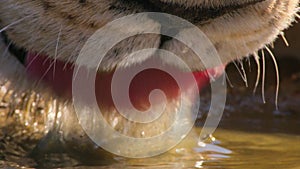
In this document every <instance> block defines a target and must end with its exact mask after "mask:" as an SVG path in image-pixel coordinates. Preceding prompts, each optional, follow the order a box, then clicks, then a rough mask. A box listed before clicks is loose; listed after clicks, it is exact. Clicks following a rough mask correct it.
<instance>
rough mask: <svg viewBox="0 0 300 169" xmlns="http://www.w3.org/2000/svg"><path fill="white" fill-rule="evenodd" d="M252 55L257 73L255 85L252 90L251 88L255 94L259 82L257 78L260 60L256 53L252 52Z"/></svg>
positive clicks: (258, 77) (258, 76)
mask: <svg viewBox="0 0 300 169" xmlns="http://www.w3.org/2000/svg"><path fill="white" fill-rule="evenodd" d="M253 56H254V60H255V62H256V65H257V75H256V81H255V87H254V90H253V94H255V92H256V90H257V87H258V84H259V79H260V73H261V72H260V69H261V68H260V62H259V56H258V54H257V53H254V54H253Z"/></svg>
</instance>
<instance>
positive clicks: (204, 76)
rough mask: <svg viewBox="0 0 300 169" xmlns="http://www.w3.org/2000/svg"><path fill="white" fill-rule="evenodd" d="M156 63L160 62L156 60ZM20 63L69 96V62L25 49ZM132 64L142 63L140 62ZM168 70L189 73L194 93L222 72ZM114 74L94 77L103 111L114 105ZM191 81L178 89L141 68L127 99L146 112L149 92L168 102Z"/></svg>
mask: <svg viewBox="0 0 300 169" xmlns="http://www.w3.org/2000/svg"><path fill="white" fill-rule="evenodd" d="M146 62H147V61H146ZM54 64H55V66H54ZM157 64H160V63H159V62H158V63H157ZM24 65H25V67H26V70H27V73H28V75H29V76H30V77H32V78H34V79H38V80H40V81H42V82H44V83H46V84H47V85H49V86H50V87H52V88H53V90H54V91H55V92H56V94H58V95H60V96H63V97H66V98H71V97H72V79H73V73H74V65H73V64H72V63H65V62H63V61H60V60H56V61H54V60H53V59H51V58H48V57H47V56H45V55H37V54H35V53H30V52H28V53H27V55H26V58H25V63H24ZM136 66H142V64H139V65H136ZM164 66H165V65H164ZM126 69H127V70H126V71H129V72H130V70H131V69H135V66H131V67H128V68H126ZM172 69H173V72H175V73H176V74H177V75H178V76H180V77H185V76H187V75H188V74H191V73H192V75H193V76H194V79H195V81H196V82H197V87H198V89H199V91H198V92H200V90H201V89H203V88H204V87H206V86H207V85H208V84H209V83H210V78H211V77H213V78H217V77H219V76H221V75H222V73H223V72H224V69H225V66H224V65H220V66H219V67H216V68H211V69H207V70H205V71H195V72H183V71H182V70H180V69H176V68H174V67H172ZM114 73H115V71H114V70H113V71H109V72H98V73H97V75H96V78H95V86H96V87H95V94H96V98H97V101H98V105H99V107H101V108H103V109H105V110H111V109H114V108H115V105H114V102H113V98H112V94H111V86H112V79H113V76H114ZM121 83H122V82H121ZM192 83H193V82H185V85H184V87H183V88H180V87H179V86H178V84H177V82H176V80H175V79H174V78H173V77H172V76H171V75H170V74H168V73H167V72H164V71H162V70H158V69H145V70H143V71H141V72H139V73H137V74H136V75H135V77H134V78H133V79H132V81H131V82H130V87H129V98H130V101H131V103H132V105H133V106H134V107H135V108H136V109H138V110H140V111H146V110H147V109H149V108H150V106H151V104H150V102H149V95H150V93H151V91H153V90H155V89H160V90H161V91H163V92H164V94H165V96H166V99H167V100H168V101H172V100H174V99H175V100H176V99H177V98H178V97H179V96H180V93H181V92H185V91H187V90H189V88H191V86H192ZM120 85H122V84H120ZM195 94H198V93H195ZM157 104H160V103H157Z"/></svg>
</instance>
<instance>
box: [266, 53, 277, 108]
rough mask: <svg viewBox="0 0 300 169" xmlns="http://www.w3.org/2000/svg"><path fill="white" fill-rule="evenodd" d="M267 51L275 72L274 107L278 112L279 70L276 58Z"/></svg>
mask: <svg viewBox="0 0 300 169" xmlns="http://www.w3.org/2000/svg"><path fill="white" fill-rule="evenodd" d="M266 49H267V51H268V52H269V54H270V55H271V58H272V60H273V63H274V66H275V71H276V96H275V105H276V109H277V110H278V95H279V87H280V77H279V69H278V64H277V61H276V58H275V56H274V54H273V52H272V51H271V50H270V49H269V48H268V47H266Z"/></svg>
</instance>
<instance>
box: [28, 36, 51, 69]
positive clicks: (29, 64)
mask: <svg viewBox="0 0 300 169" xmlns="http://www.w3.org/2000/svg"><path fill="white" fill-rule="evenodd" d="M54 42H55V41H52V42H49V43H48V44H46V45H45V47H43V48H42V49H41V50H40V51H39V52H38V53H37V54H36V55H35V56H34V58H33V59H32V60H31V61H30V62H29V63H28V65H27V66H26V68H27V69H28V68H29V67H30V66H31V65H32V64H33V62H34V61H35V60H36V58H37V57H38V56H39V55H40V54H41V53H42V52H43V51H44V50H45V49H46V48H48V47H49V46H50V45H52V43H54Z"/></svg>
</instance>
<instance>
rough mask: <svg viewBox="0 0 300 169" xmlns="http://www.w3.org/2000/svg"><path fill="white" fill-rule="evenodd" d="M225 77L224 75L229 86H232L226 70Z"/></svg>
mask: <svg viewBox="0 0 300 169" xmlns="http://www.w3.org/2000/svg"><path fill="white" fill-rule="evenodd" d="M225 77H226V79H227V82H228V84H229V86H230V87H231V88H234V86H233V84H232V82H231V80H230V78H229V76H228V74H227V72H225Z"/></svg>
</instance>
